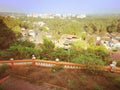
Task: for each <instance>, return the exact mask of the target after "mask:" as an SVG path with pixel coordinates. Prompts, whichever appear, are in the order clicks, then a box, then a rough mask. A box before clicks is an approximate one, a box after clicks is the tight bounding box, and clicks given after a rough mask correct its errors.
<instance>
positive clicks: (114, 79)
mask: <svg viewBox="0 0 120 90" xmlns="http://www.w3.org/2000/svg"><path fill="white" fill-rule="evenodd" d="M9 74H10V78H9V79H7V80H6V81H5V82H4V83H2V85H0V90H120V85H119V84H120V74H116V73H111V72H103V71H102V72H101V71H100V72H97V71H85V70H67V69H61V68H51V69H48V68H42V67H32V66H30V67H27V66H26V67H16V68H15V67H14V68H12V69H11V70H10V71H9Z"/></svg>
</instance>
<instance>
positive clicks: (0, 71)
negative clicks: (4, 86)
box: [0, 64, 8, 74]
mask: <svg viewBox="0 0 120 90" xmlns="http://www.w3.org/2000/svg"><path fill="white" fill-rule="evenodd" d="M7 68H8V66H7V65H6V64H4V65H2V66H0V74H2V73H4V72H5V71H6V69H7Z"/></svg>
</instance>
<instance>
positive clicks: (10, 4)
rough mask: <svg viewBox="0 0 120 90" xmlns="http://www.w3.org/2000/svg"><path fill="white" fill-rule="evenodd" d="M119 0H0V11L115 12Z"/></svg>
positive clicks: (118, 10) (118, 11) (117, 8)
mask: <svg viewBox="0 0 120 90" xmlns="http://www.w3.org/2000/svg"><path fill="white" fill-rule="evenodd" d="M119 3H120V0H0V11H1V12H23V13H52V14H56V13H58V14H116V13H120V5H119Z"/></svg>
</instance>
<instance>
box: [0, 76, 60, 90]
mask: <svg viewBox="0 0 120 90" xmlns="http://www.w3.org/2000/svg"><path fill="white" fill-rule="evenodd" d="M0 90H58V89H57V88H56V87H52V86H49V85H46V84H42V85H40V86H38V85H35V84H32V83H29V82H28V81H25V80H21V79H18V78H13V77H10V78H9V79H8V80H6V81H5V82H4V83H3V84H1V86H0Z"/></svg>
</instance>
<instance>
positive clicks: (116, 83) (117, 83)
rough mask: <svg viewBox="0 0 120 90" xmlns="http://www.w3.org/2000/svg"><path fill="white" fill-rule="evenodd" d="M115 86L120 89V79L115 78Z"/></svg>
mask: <svg viewBox="0 0 120 90" xmlns="http://www.w3.org/2000/svg"><path fill="white" fill-rule="evenodd" d="M114 84H115V86H116V87H117V88H120V77H118V78H115V80H114Z"/></svg>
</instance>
